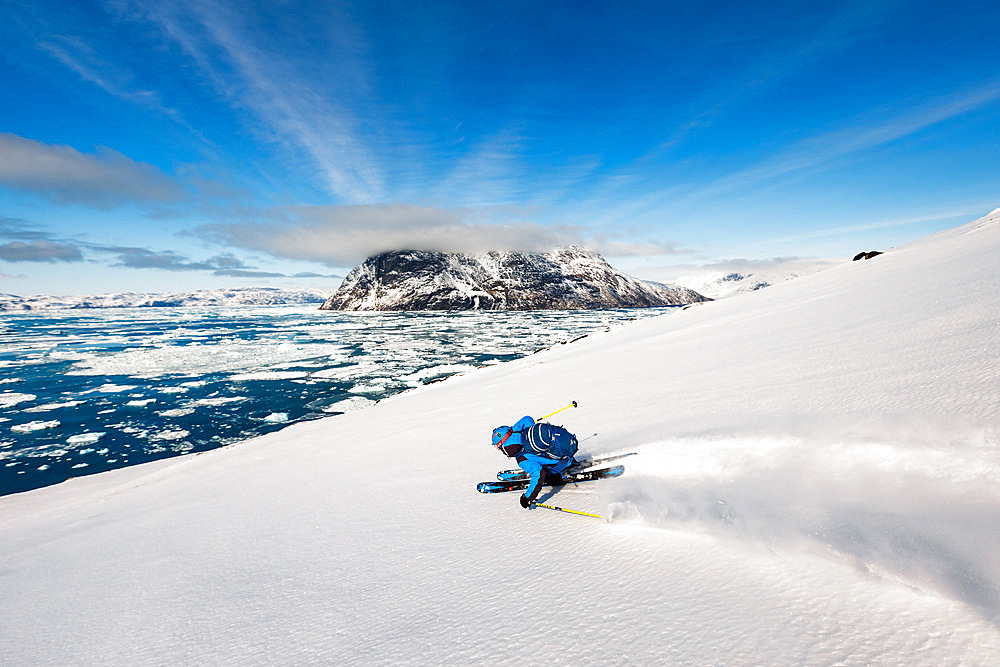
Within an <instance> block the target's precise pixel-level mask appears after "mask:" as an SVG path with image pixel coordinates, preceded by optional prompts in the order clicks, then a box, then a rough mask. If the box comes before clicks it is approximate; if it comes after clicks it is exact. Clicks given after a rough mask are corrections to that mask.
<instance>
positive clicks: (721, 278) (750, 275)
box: [673, 260, 839, 299]
mask: <svg viewBox="0 0 1000 667" xmlns="http://www.w3.org/2000/svg"><path fill="white" fill-rule="evenodd" d="M838 261H839V260H801V261H797V262H788V263H785V264H783V265H779V266H777V267H769V268H764V269H755V270H750V271H746V270H735V271H734V270H729V271H705V272H702V273H697V274H691V275H686V276H681V277H679V278H676V279H675V280H674V281H673V282H674V284H677V285H681V286H683V287H687V288H688V289H692V290H694V291H696V292H698V293H699V294H703V295H705V296H707V297H709V298H711V299H726V298H728V297H731V296H736V295H737V294H743V293H745V292H754V291H756V290H759V289H763V288H765V287H770V286H771V285H776V284H778V283H783V282H785V281H786V280H793V279H795V278H798V277H800V276H805V275H809V274H811V273H817V272H818V271H822V270H823V269H826V268H828V267H830V266H833V265H835V264H836V263H838Z"/></svg>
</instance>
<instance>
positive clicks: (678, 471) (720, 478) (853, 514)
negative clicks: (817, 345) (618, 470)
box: [601, 431, 1000, 621]
mask: <svg viewBox="0 0 1000 667" xmlns="http://www.w3.org/2000/svg"><path fill="white" fill-rule="evenodd" d="M909 435H915V436H917V437H916V438H905V437H904V438H901V439H900V440H899V441H898V442H896V443H889V442H884V441H883V442H864V441H861V442H859V441H848V440H843V441H834V440H829V441H825V442H824V441H822V440H809V441H803V440H799V439H793V438H787V437H786V438H777V437H775V438H766V439H764V438H762V439H756V440H746V439H742V438H729V439H720V438H719V437H717V436H714V437H708V436H706V437H704V438H698V439H695V438H692V439H685V440H679V441H678V440H673V441H667V442H660V443H650V444H649V445H646V446H642V447H639V448H638V449H637V451H639V452H640V454H641V455H640V456H637V457H632V458H631V459H630V460H629V462H628V469H629V475H628V476H627V477H625V478H623V479H621V480H616V482H615V484H614V485H604V486H603V487H602V494H601V495H602V497H601V500H602V504H603V505H605V506H606V507H607V510H606V512H607V514H608V515H609V516H610V517H612V518H613V519H614V520H615V521H619V522H621V521H624V522H634V523H638V524H641V525H644V526H654V527H661V528H670V529H674V530H695V531H704V532H705V533H708V534H711V535H713V536H716V537H719V538H723V539H738V540H750V541H753V542H756V543H759V544H760V545H762V546H766V547H767V548H770V549H775V550H780V551H788V550H804V551H807V552H809V553H815V554H821V555H824V554H825V555H827V556H829V557H831V558H834V559H835V560H838V559H841V558H842V559H845V560H847V561H848V562H850V563H852V564H853V565H854V566H855V567H856V568H857V569H858V570H859V571H862V572H865V573H867V574H870V575H871V576H873V577H878V578H885V579H887V580H892V581H897V582H900V583H903V584H904V585H909V586H916V587H920V588H926V589H930V590H935V591H937V592H940V593H943V594H946V595H950V596H954V597H955V598H957V599H959V600H962V601H964V602H966V603H968V604H969V605H971V606H973V607H974V608H977V609H979V610H980V611H981V612H982V613H983V615H984V616H985V617H986V618H988V619H990V620H992V621H998V620H1000V551H998V550H997V545H998V544H1000V471H998V469H997V466H996V464H995V457H996V449H995V448H996V445H995V443H996V442H997V441H998V438H997V437H996V434H995V433H991V432H987V431H973V432H970V433H968V434H965V435H967V438H966V439H965V440H963V441H962V442H954V441H952V442H948V440H947V436H946V435H945V434H944V433H941V434H940V436H941V439H938V438H932V439H930V440H929V441H926V442H920V439H919V434H900V433H897V437H900V436H909ZM924 435H925V437H926V434H924ZM950 437H951V438H952V439H954V438H955V433H954V432H950ZM942 441H943V442H946V443H947V445H946V446H940V443H941V442H942ZM990 443H993V444H992V445H991V444H990Z"/></svg>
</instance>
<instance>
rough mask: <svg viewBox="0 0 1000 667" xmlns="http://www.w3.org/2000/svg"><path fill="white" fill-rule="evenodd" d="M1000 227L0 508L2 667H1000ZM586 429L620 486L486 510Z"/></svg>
mask: <svg viewBox="0 0 1000 667" xmlns="http://www.w3.org/2000/svg"><path fill="white" fill-rule="evenodd" d="M998 253H1000V210H998V211H994V212H993V213H992V214H990V215H989V216H987V217H986V218H983V219H982V220H979V221H976V222H974V223H970V224H969V225H966V226H964V227H960V228H957V229H955V230H951V231H949V232H945V233H942V234H939V235H936V236H934V237H930V238H927V239H924V240H922V241H920V242H917V243H913V244H910V245H908V246H904V247H901V248H898V249H895V250H893V251H891V252H887V253H886V254H885V255H882V256H879V257H877V258H875V259H873V260H870V261H867V262H855V263H846V264H844V265H841V266H836V267H833V268H830V269H828V270H826V271H823V272H822V273H818V274H814V275H811V276H805V277H802V278H799V279H797V280H795V281H792V282H788V283H783V284H780V285H775V286H773V287H771V288H769V289H767V290H762V291H759V292H755V293H752V294H747V295H745V296H744V297H741V298H739V299H733V300H727V301H717V302H711V303H704V304H700V305H697V306H693V307H690V308H688V309H686V310H683V311H680V312H676V313H674V314H671V315H667V316H664V317H662V318H651V319H649V320H644V321H639V322H635V323H632V324H631V325H629V326H625V327H619V328H616V329H613V330H611V331H610V332H607V333H604V334H599V335H594V336H591V337H588V338H586V339H584V340H581V341H578V342H575V343H573V344H571V345H565V346H557V347H556V348H553V349H551V350H549V351H546V352H543V353H539V354H536V355H533V356H531V357H528V358H526V359H522V360H519V361H516V362H511V363H507V364H503V365H499V366H494V367H490V368H485V369H481V370H478V371H476V372H473V373H469V374H466V375H463V376H459V377H456V378H452V379H450V380H448V381H446V382H443V383H438V384H435V385H431V386H427V387H422V388H420V389H416V390H414V391H412V392H408V393H405V394H402V395H399V396H397V397H395V398H392V399H389V400H386V401H383V402H381V403H379V404H378V405H376V406H373V407H372V408H369V409H366V410H362V411H358V412H354V413H349V414H345V415H341V416H338V417H334V418H330V419H326V420H321V421H315V422H309V423H304V424H297V425H294V426H292V427H289V428H287V429H285V430H282V431H280V432H278V433H274V434H271V435H268V436H264V437H261V438H258V439H255V440H253V441H250V442H247V443H244V444H241V445H237V446H232V447H228V448H224V449H219V450H214V451H212V452H207V453H204V454H201V455H198V456H190V457H183V458H179V459H170V460H168V461H163V462H156V463H151V464H147V465H143V466H137V467H135V468H128V469H123V470H117V471H113V472H109V473H104V474H101V475H95V476H91V477H86V478H80V479H76V480H71V481H69V482H67V483H64V484H60V485H57V486H54V487H48V488H45V489H40V490H37V491H32V492H28V493H24V494H16V495H12V496H7V497H4V498H0V614H2V615H3V618H4V622H3V623H2V624H0V663H3V664H18V665H23V664H39V663H57V664H74V663H76V664H94V663H97V662H102V663H107V664H151V663H155V664H166V663H171V664H173V663H177V662H182V663H189V664H190V663H206V662H209V663H226V664H245V663H263V662H267V663H280V664H309V663H323V664H334V663H335V664H340V663H347V664H356V663H365V664H370V663H375V664H389V663H393V664H394V663H399V662H404V663H449V664H464V663H484V662H490V663H493V662H497V663H502V664H515V663H517V664H521V663H529V664H538V663H544V662H565V663H576V662H608V663H615V664H624V663H629V664H633V663H649V664H653V663H657V664H672V663H680V662H693V663H696V664H753V665H759V664H796V665H798V664H807V665H812V664H822V665H826V664H868V663H872V664H906V665H914V664H924V665H938V664H983V665H985V664H995V663H996V660H997V658H998V656H1000V626H998V622H1000V555H998V554H1000V549H997V546H998V545H1000V484H998V482H1000V457H998V450H1000V435H998V433H1000V430H998V427H1000V392H998V391H997V389H996V387H997V386H998V381H1000V362H998V342H1000V296H998V295H1000V277H998V275H997V271H996V268H997V263H996V258H997V256H998ZM572 399H575V400H577V401H579V403H580V407H579V408H578V409H576V410H569V411H566V412H564V413H561V414H560V416H559V418H558V420H557V421H558V422H561V423H564V424H565V425H566V426H567V427H569V428H571V429H572V430H574V431H575V432H576V433H577V434H578V435H579V436H580V438H581V441H582V447H581V449H582V450H583V451H585V452H593V453H606V452H613V451H637V452H639V455H638V456H633V457H630V458H629V459H627V462H626V474H625V476H624V477H622V478H620V479H616V480H609V481H605V482H600V483H597V484H591V485H589V486H587V485H579V487H578V488H564V489H562V490H560V491H559V492H558V493H556V494H554V495H551V497H550V498H549V494H545V496H544V497H547V498H549V499H550V500H551V501H552V502H555V503H556V504H559V505H563V506H566V507H571V508H574V509H581V510H584V511H592V512H599V513H603V514H605V515H607V516H611V517H613V519H614V520H613V521H611V522H604V521H600V520H595V519H590V518H585V517H578V516H572V515H568V514H562V513H558V512H552V511H548V510H544V509H535V510H532V511H530V512H526V511H524V510H522V509H521V508H520V507H519V506H518V504H517V501H516V497H515V496H513V495H512V494H511V495H507V496H488V495H480V494H477V493H475V491H474V485H475V482H477V481H479V480H483V479H489V478H490V477H492V476H493V474H494V473H495V472H496V470H498V469H501V468H504V467H507V465H506V463H507V462H506V461H505V460H504V459H503V458H501V457H500V456H499V455H498V454H497V453H496V451H495V450H493V449H492V448H491V447H489V446H488V444H487V443H488V438H489V433H490V431H491V429H492V427H493V426H496V425H498V424H501V423H510V422H511V421H513V420H514V419H516V418H518V417H519V416H521V415H522V414H525V413H530V414H535V415H538V414H543V413H545V412H549V411H552V410H555V409H557V408H559V407H562V405H565V404H566V403H568V402H569V401H570V400H572Z"/></svg>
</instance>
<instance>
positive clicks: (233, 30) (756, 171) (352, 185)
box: [0, 0, 1000, 294]
mask: <svg viewBox="0 0 1000 667" xmlns="http://www.w3.org/2000/svg"><path fill="white" fill-rule="evenodd" d="M0 14H2V18H3V20H2V21H0V42H2V43H3V44H4V45H5V46H4V48H3V49H2V50H0V72H2V78H3V91H4V92H3V95H0V281H2V283H0V292H6V293H13V294H36V293H47V294H73V293H77V294H80V293H98V292H115V291H127V290H151V291H172V290H188V289H196V288H210V287H223V286H235V285H260V284H267V285H276V286H288V287H291V286H314V287H321V288H329V289H330V290H331V291H332V290H333V289H335V288H336V287H337V285H339V281H340V277H342V276H343V275H345V274H346V272H347V271H348V270H349V269H350V268H351V266H353V265H354V264H356V263H358V262H360V261H361V260H362V259H364V257H366V256H367V255H370V254H372V253H375V252H378V251H381V250H388V249H393V248H404V247H406V248H427V249H441V250H456V251H479V250H487V249H494V248H495V249H500V248H509V249H520V250H544V249H547V248H550V247H554V246H558V245H564V244H567V243H581V244H583V245H586V246H588V247H591V248H594V249H596V250H598V251H600V252H601V253H602V254H604V255H605V256H606V257H607V258H608V259H609V260H610V261H612V263H613V264H615V265H616V266H619V267H620V268H623V269H625V270H626V271H628V272H630V273H632V274H633V275H637V276H639V277H648V278H656V279H669V278H671V277H675V276H676V275H678V274H680V273H685V272H690V270H692V267H698V266H706V265H710V266H726V265H733V266H735V265H745V266H753V265H757V266H771V265H780V264H781V263H782V262H787V261H792V260H799V259H801V258H814V257H816V258H840V257H849V256H852V255H853V254H855V253H856V252H858V251H861V250H868V249H873V248H878V249H884V248H886V247H889V246H894V245H899V244H902V243H905V242H907V241H910V240H913V239H916V238H919V237H921V236H924V235H926V234H928V233H931V232H933V231H937V230H940V229H944V228H947V227H951V226H954V225H957V224H960V223H962V222H966V221H968V220H972V219H974V218H976V217H979V216H981V215H984V214H985V213H987V212H988V211H990V210H991V209H993V208H996V207H997V206H1000V49H998V48H997V46H996V35H997V34H1000V4H998V3H996V2H995V1H991V2H963V1H961V0H959V1H953V2H948V3H945V2H903V1H900V2H879V1H871V0H869V1H862V2H853V1H852V2H830V1H827V2H802V1H796V2H770V3H736V2H711V1H709V2H683V3H681V2H670V1H665V0H661V1H659V2H648V3H647V2H630V3H597V2H558V1H550V2H518V1H511V2H491V3H475V2H435V1H428V2H421V3H413V2H380V1H376V2H365V1H360V2H296V1H294V0H285V1H277V0H276V1H274V2H251V1H243V2H237V1H231V0H204V1H201V0H198V1H190V2H186V1H183V0H177V1H173V2H150V1H145V2H132V1H130V0H107V1H105V2H101V1H96V2H92V1H89V0H74V1H72V2H54V1H49V0H30V1H26V2H20V1H9V0H0Z"/></svg>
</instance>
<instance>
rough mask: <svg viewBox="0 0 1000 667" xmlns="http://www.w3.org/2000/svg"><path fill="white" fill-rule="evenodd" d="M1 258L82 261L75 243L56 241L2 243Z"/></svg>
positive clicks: (14, 260) (19, 260)
mask: <svg viewBox="0 0 1000 667" xmlns="http://www.w3.org/2000/svg"><path fill="white" fill-rule="evenodd" d="M0 259H2V260H4V261H7V262H49V263H53V262H82V261H83V253H81V252H80V249H79V248H78V247H76V246H75V245H71V244H69V243H58V242H55V241H11V242H10V243H5V244H4V245H0Z"/></svg>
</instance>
